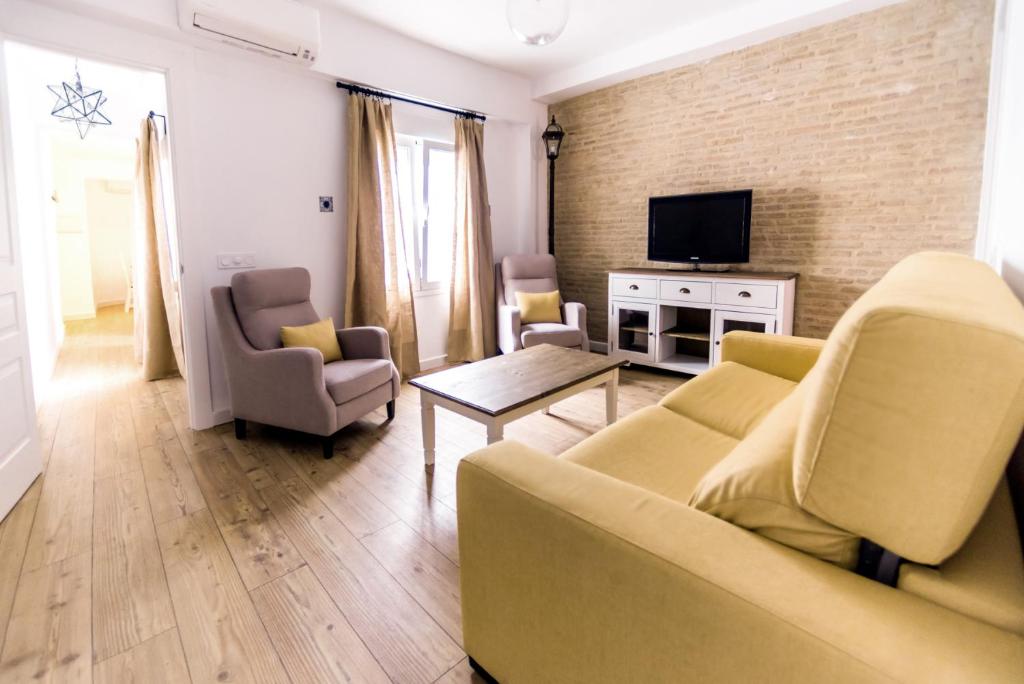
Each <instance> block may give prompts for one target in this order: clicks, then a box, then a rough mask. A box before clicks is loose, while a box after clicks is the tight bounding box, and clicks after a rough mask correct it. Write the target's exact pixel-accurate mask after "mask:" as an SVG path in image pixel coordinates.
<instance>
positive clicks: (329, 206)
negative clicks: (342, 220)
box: [320, 195, 334, 212]
mask: <svg viewBox="0 0 1024 684" xmlns="http://www.w3.org/2000/svg"><path fill="white" fill-rule="evenodd" d="M320 211H321V212H332V211H334V198H333V197H331V196H329V195H320Z"/></svg>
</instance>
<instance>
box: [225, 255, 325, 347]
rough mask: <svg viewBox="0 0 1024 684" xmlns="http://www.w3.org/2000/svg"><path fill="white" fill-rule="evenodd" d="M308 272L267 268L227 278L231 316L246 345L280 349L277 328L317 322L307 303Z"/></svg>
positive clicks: (279, 333)
mask: <svg viewBox="0 0 1024 684" xmlns="http://www.w3.org/2000/svg"><path fill="white" fill-rule="evenodd" d="M309 290H310V278H309V271H307V270H306V269H304V268H268V269H259V270H255V271H242V272H241V273H236V274H235V275H234V276H232V278H231V299H232V301H233V303H234V308H235V315H236V316H237V318H238V324H239V325H240V326H241V328H242V332H243V333H244V334H245V337H246V339H247V340H249V344H251V345H252V346H253V347H255V348H256V349H259V350H267V349H277V348H278V347H280V346H281V326H284V325H308V324H310V323H316V322H317V321H318V320H320V317H319V316H317V313H316V310H315V309H314V308H313V304H312V302H310V301H309Z"/></svg>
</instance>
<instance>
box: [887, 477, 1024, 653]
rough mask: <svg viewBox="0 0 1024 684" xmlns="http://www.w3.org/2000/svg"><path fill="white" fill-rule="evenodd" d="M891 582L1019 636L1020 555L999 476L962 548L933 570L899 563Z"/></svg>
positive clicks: (1022, 609)
mask: <svg viewBox="0 0 1024 684" xmlns="http://www.w3.org/2000/svg"><path fill="white" fill-rule="evenodd" d="M897 586H898V587H899V588H900V589H902V590H903V591H906V592H907V593H910V594H915V595H917V596H920V597H921V598H924V599H927V600H929V601H931V602H932V603H937V604H939V605H940V606H945V607H946V608H950V609H952V610H955V611H956V612H958V613H963V614H964V615H970V616H971V617H974V618H977V619H978V620H981V621H982V622H987V623H989V624H991V625H995V626H996V627H999V628H1000V629H1007V630H1011V631H1013V632H1017V633H1018V634H1024V558H1022V554H1021V546H1020V537H1019V536H1018V534H1017V520H1016V518H1015V517H1014V513H1013V501H1012V500H1011V498H1010V488H1009V486H1008V485H1007V484H1006V481H1005V480H1003V481H1002V482H1001V483H1000V484H999V486H998V487H997V488H996V493H995V495H994V496H993V497H992V501H991V502H990V503H989V505H988V508H987V509H986V511H985V514H984V515H983V516H982V518H981V520H980V521H979V522H978V526H977V527H976V528H975V529H974V531H973V532H972V533H971V536H970V537H968V538H967V541H966V542H965V543H964V545H963V547H962V548H961V549H960V550H959V551H957V552H956V554H954V555H953V556H952V557H950V559H949V560H947V561H946V562H945V563H943V564H942V565H941V566H939V567H937V568H933V567H930V566H927V565H918V564H916V563H904V564H903V565H901V566H900V576H899V581H898V583H897Z"/></svg>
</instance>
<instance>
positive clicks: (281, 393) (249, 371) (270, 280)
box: [211, 268, 401, 458]
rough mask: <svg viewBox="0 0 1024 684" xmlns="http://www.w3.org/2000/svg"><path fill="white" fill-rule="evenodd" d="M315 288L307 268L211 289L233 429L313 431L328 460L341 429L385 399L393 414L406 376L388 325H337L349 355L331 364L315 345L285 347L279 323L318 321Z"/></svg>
mask: <svg viewBox="0 0 1024 684" xmlns="http://www.w3.org/2000/svg"><path fill="white" fill-rule="evenodd" d="M309 290H310V278H309V272H308V271H307V270H306V269H304V268H278V269H265V270H256V271H245V272H242V273H237V274H235V276H234V277H233V278H232V279H231V287H215V288H213V289H212V290H211V295H212V296H213V308H214V312H215V313H216V316H217V326H218V329H219V331H220V342H221V348H222V349H223V352H224V364H225V366H226V370H227V376H228V388H229V390H230V394H231V412H232V414H233V415H234V417H235V435H236V436H237V437H238V438H239V439H244V438H245V426H246V421H252V422H256V423H264V424H267V425H274V426H277V427H283V428H288V429H291V430H298V431H300V432H307V433H310V434H314V435H318V436H319V437H321V438H322V440H323V448H324V458H330V457H331V456H332V455H333V454H334V440H335V437H336V433H337V432H338V431H339V430H340V429H341V428H343V427H345V426H346V425H348V424H349V423H351V422H353V421H355V420H356V419H358V418H359V417H361V416H363V415H365V414H367V413H369V412H370V411H372V410H374V409H375V408H377V407H379V406H383V405H387V413H388V418H389V419H391V418H394V415H395V399H396V398H397V397H398V392H399V388H400V386H401V379H400V377H399V374H398V370H397V369H396V368H395V365H394V364H393V363H392V362H391V352H390V349H389V344H388V333H387V331H386V330H384V329H383V328H374V327H362V328H348V329H344V330H338V333H337V334H338V343H339V344H340V345H341V353H342V357H343V360H342V361H334V362H332V363H327V364H325V363H324V360H323V356H322V355H321V354H320V352H319V351H318V350H316V349H309V348H305V347H291V348H284V347H282V345H281V326H285V325H288V326H294V325H307V324H309V323H316V322H317V321H318V320H320V317H319V316H318V315H317V313H316V310H315V309H314V308H313V304H312V303H311V302H310V301H309Z"/></svg>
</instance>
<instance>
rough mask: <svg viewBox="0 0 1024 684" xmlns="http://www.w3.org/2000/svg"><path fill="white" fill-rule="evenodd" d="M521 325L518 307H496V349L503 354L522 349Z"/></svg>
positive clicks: (504, 305)
mask: <svg viewBox="0 0 1024 684" xmlns="http://www.w3.org/2000/svg"><path fill="white" fill-rule="evenodd" d="M522 328H523V324H522V318H521V312H520V310H519V307H518V306H508V305H506V304H502V305H500V306H499V307H498V348H499V349H501V351H502V353H504V354H511V353H512V352H514V351H516V350H517V349H522V347H523V339H522V334H523V331H522Z"/></svg>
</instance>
